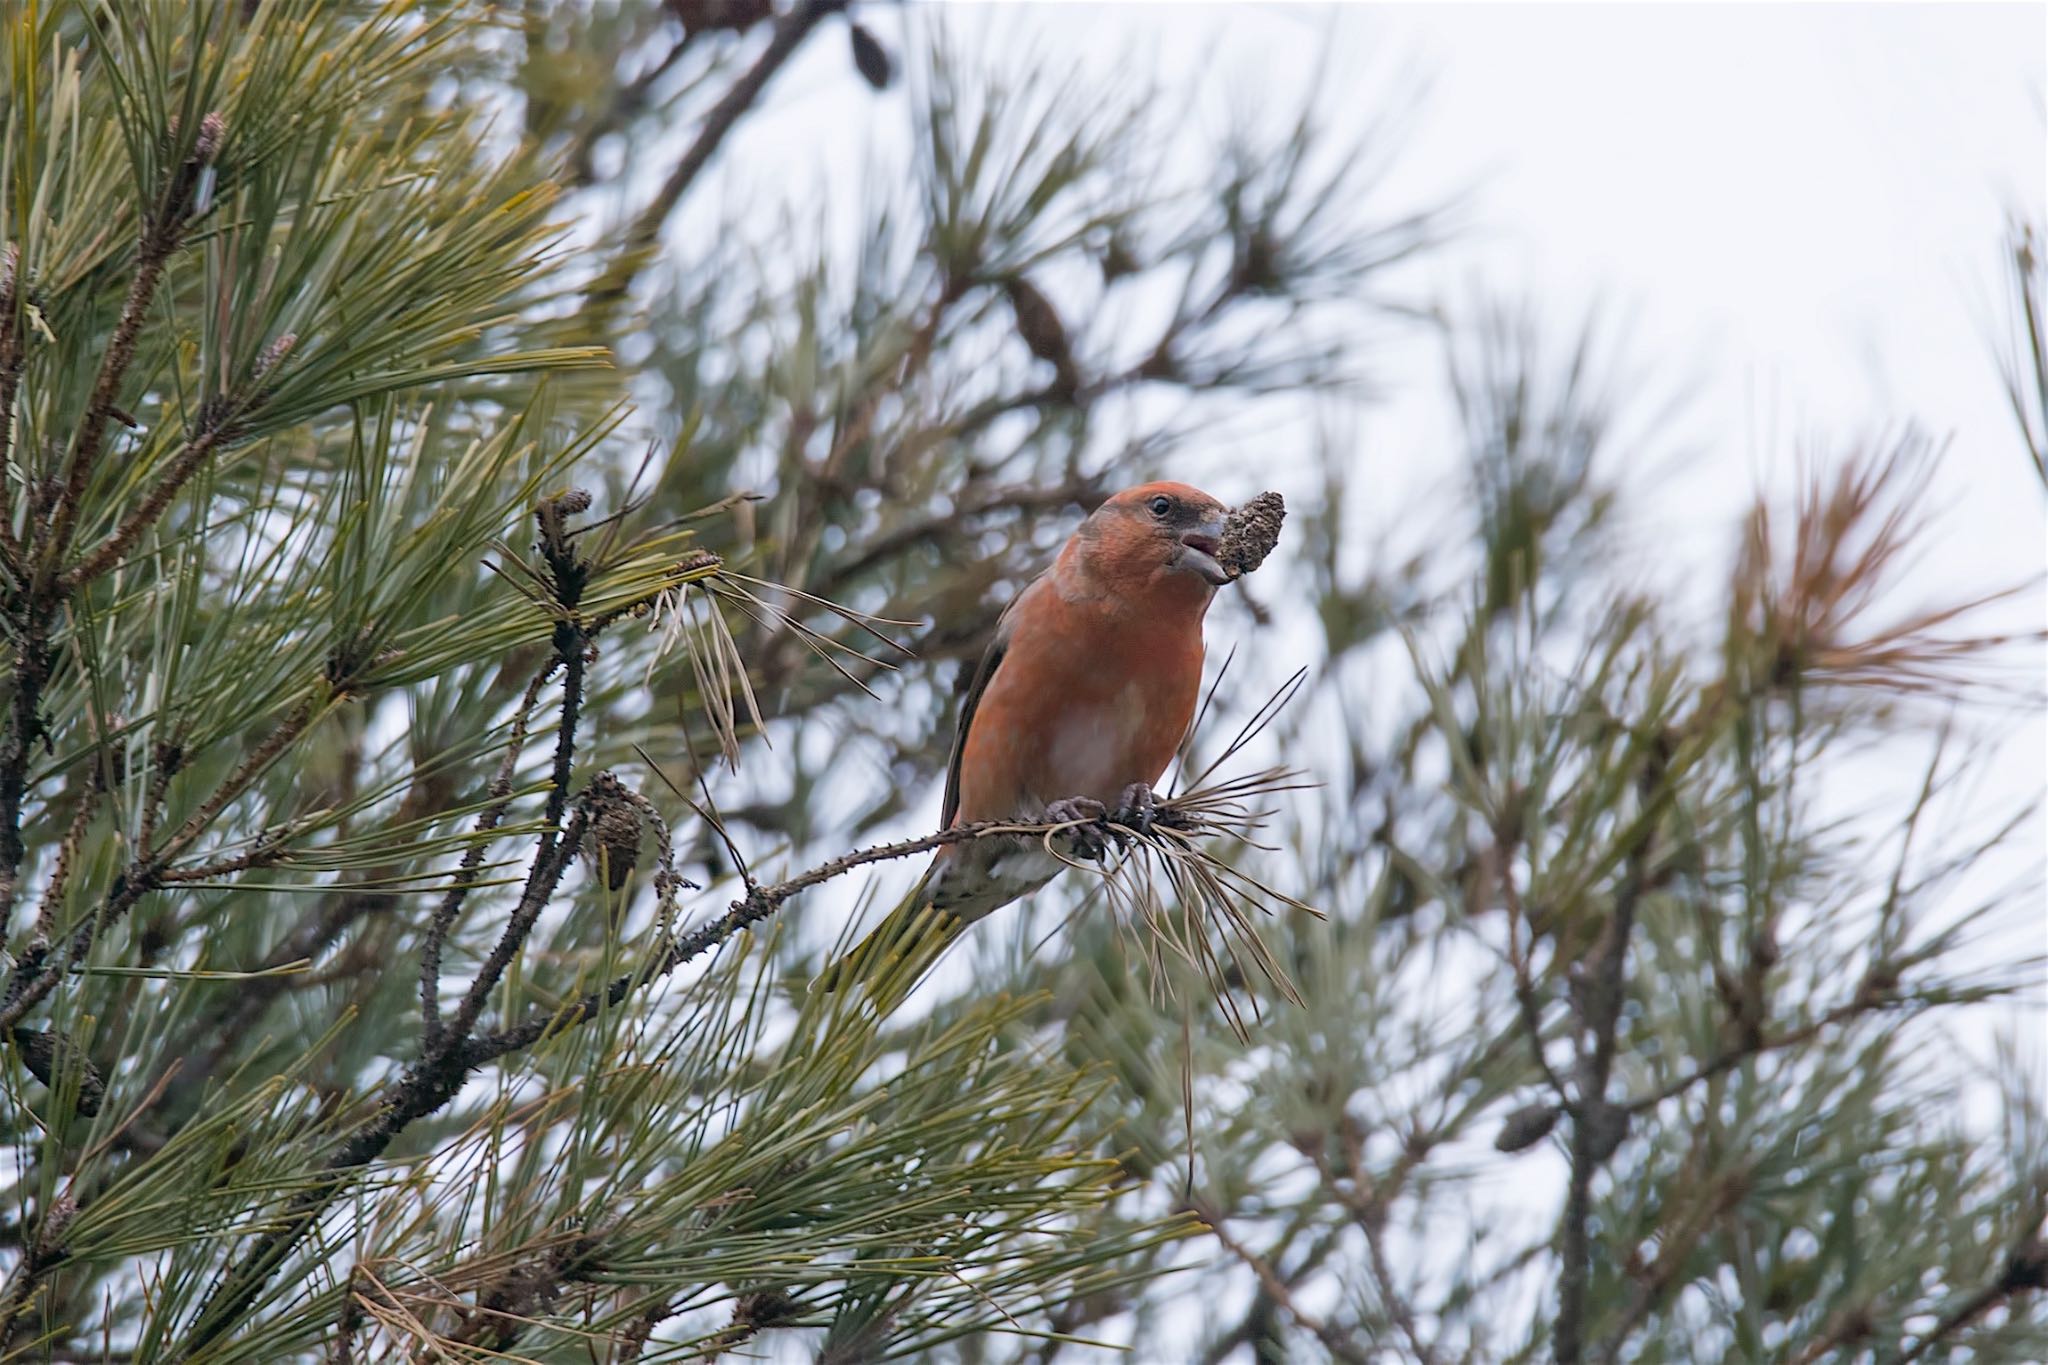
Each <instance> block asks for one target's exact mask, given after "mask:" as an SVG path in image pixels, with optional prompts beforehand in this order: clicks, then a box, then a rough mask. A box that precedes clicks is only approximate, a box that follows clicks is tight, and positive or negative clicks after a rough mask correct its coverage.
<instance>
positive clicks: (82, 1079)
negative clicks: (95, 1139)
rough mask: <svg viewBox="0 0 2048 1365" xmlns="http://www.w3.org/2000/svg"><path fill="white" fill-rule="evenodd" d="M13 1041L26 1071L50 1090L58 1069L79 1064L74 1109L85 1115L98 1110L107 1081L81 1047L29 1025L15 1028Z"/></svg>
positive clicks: (62, 1036) (91, 1114) (59, 1072)
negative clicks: (19, 1050)
mask: <svg viewBox="0 0 2048 1365" xmlns="http://www.w3.org/2000/svg"><path fill="white" fill-rule="evenodd" d="M14 1045H15V1046H16V1047H17V1048H19V1049H21V1062H22V1065H23V1066H26V1067H27V1068H28V1074H29V1075H31V1076H34V1077H35V1078H36V1079H37V1080H39V1081H41V1082H42V1083H43V1084H44V1085H46V1086H48V1087H49V1088H50V1089H52V1090H55V1089H56V1088H57V1086H58V1083H59V1077H60V1074H61V1073H62V1072H64V1071H66V1070H69V1069H70V1068H72V1067H78V1068H80V1070H79V1073H78V1112H79V1113H81V1114H83V1115H85V1116H86V1117H87V1118H91V1117H93V1116H94V1115H95V1114H97V1113H99V1112H100V1101H101V1100H103V1099H105V1098H106V1094H107V1085H106V1082H105V1081H103V1080H101V1079H100V1073H99V1069H98V1068H97V1067H95V1066H94V1065H93V1064H92V1059H91V1058H89V1057H87V1056H86V1055H85V1050H84V1049H83V1048H81V1047H79V1046H78V1045H77V1044H76V1043H74V1042H72V1041H71V1040H70V1039H69V1038H66V1037H65V1036H64V1035H63V1034H61V1033H46V1032H44V1031H43V1030H41V1029H32V1028H18V1029H16V1030H15V1031H14Z"/></svg>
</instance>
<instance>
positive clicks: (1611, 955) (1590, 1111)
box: [1551, 757, 1669, 1365]
mask: <svg viewBox="0 0 2048 1365" xmlns="http://www.w3.org/2000/svg"><path fill="white" fill-rule="evenodd" d="M1640 787H1641V790H1642V792H1643V794H1644V796H1645V797H1646V798H1648V799H1646V800H1645V802H1644V805H1645V807H1646V810H1645V812H1644V814H1645V817H1646V818H1645V820H1644V822H1643V825H1642V828H1641V830H1640V832H1639V834H1638V837H1637V842H1636V844H1635V846H1634V847H1632V848H1631V849H1630V850H1629V852H1628V856H1627V860H1626V863H1625V865H1624V869H1623V872H1622V877H1621V884H1620V886H1619V887H1617V888H1616V891H1615V896H1614V912H1613V914H1612V915H1611V916H1610V917H1609V919H1608V922H1607V928H1606V933H1605V935H1604V937H1603V938H1602V940H1601V945H1600V955H1599V957H1598V958H1597V959H1596V960H1595V962H1594V964H1593V967H1592V970H1591V972H1590V973H1589V979H1588V981H1587V983H1586V987H1585V991H1584V1003H1583V1004H1582V1005H1580V1006H1579V1025H1580V1028H1581V1029H1582V1030H1583V1032H1584V1033H1585V1034H1587V1035H1590V1037H1591V1039H1592V1046H1591V1048H1590V1050H1586V1049H1584V1048H1583V1046H1582V1050H1581V1054H1580V1059H1579V1070H1578V1076H1577V1078H1576V1079H1577V1093H1576V1095H1575V1097H1574V1098H1573V1099H1572V1100H1571V1101H1570V1102H1569V1103H1568V1104H1566V1106H1565V1112H1566V1113H1567V1114H1569V1115H1570V1117H1571V1123H1572V1132H1571V1141H1570V1144H1569V1150H1570V1157H1571V1181H1570V1185H1569V1187H1568V1189H1567V1193H1566V1195H1565V1211H1564V1227H1563V1232H1562V1236H1561V1237H1560V1246H1559V1248H1558V1256H1559V1260H1560V1261H1561V1263H1562V1264H1561V1265H1560V1266H1559V1270H1558V1282H1557V1304H1558V1306H1557V1321H1556V1323H1555V1324H1554V1326H1553V1328H1552V1333H1551V1340H1552V1349H1553V1351H1554V1353H1555V1355H1556V1358H1557V1361H1558V1365H1578V1361H1579V1360H1580V1359H1581V1358H1582V1357H1583V1355H1584V1352H1585V1317H1586V1293H1587V1289H1588V1281H1589V1279H1590V1277H1591V1274H1592V1262H1593V1254H1592V1237H1591V1223H1592V1218H1593V1177H1594V1175H1595V1174H1597V1173H1598V1172H1599V1170H1600V1168H1601V1167H1602V1166H1604V1165H1606V1164H1607V1159H1608V1158H1609V1157H1611V1156H1613V1155H1614V1151H1615V1148H1617V1147H1618V1146H1620V1144H1621V1139H1622V1138H1623V1136H1624V1135H1626V1133H1627V1132H1628V1111H1627V1110H1626V1109H1624V1108H1622V1107H1620V1106H1618V1105H1616V1104H1614V1103H1613V1102H1612V1101H1610V1100H1609V1099H1608V1098H1607V1087H1608V1082H1609V1078H1610V1077H1611V1076H1612V1075H1613V1072H1614V1054H1615V1049H1616V1038H1617V1030H1618V1028H1619V1026H1620V1023H1621V1007H1622V1003H1623V1001H1624V1000H1625V999H1626V993H1627V979H1628V977H1627V966H1628V947H1629V938H1630V936H1631V935H1632V934H1633V933H1634V931H1635V922H1636V911H1637V909H1638V907H1639V906H1640V905H1641V903H1642V898H1643V895H1644V893H1645V892H1646V891H1647V890H1648V889H1649V879H1650V849H1651V845H1652V842H1653V837H1654V832H1655V825H1654V823H1652V822H1651V819H1650V818H1649V817H1653V816H1654V815H1655V814H1656V813H1657V812H1658V811H1661V809H1662V807H1663V805H1664V803H1665V802H1666V801H1667V800H1668V799H1669V792H1668V790H1665V789H1664V783H1663V761H1662V759H1661V758H1657V757H1653V758H1652V760H1651V762H1650V763H1649V764H1648V766H1647V767H1646V769H1645V771H1644V773H1643V776H1642V779H1641V783H1640Z"/></svg>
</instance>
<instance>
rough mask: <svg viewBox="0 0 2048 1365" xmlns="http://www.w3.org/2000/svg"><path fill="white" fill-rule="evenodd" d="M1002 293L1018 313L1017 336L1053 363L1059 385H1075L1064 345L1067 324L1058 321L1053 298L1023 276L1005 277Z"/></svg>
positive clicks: (1071, 355) (1070, 358) (1069, 354)
mask: <svg viewBox="0 0 2048 1365" xmlns="http://www.w3.org/2000/svg"><path fill="white" fill-rule="evenodd" d="M1003 292H1004V293H1006V294H1008V295H1009V297H1010V310H1011V311H1012V312H1014V313H1015V314H1016V315H1017V335H1018V336H1021V337H1023V338H1024V344H1025V345H1026V346H1029V347H1030V348H1031V354H1033V355H1035V356H1037V357H1038V358H1039V359H1040V360H1047V361H1051V362H1052V367H1053V368H1054V369H1055V370H1057V371H1058V372H1059V382H1060V383H1061V385H1062V386H1064V387H1066V388H1069V389H1071V388H1074V387H1076V385H1077V382H1078V377H1077V375H1076V374H1075V371H1074V353H1073V351H1072V350H1071V349H1070V348H1069V346H1068V344H1067V329H1066V326H1065V324H1063V323H1062V322H1061V321H1060V315H1059V311H1058V310H1057V309H1055V308H1054V307H1053V306H1052V300H1050V299H1048V298H1046V296H1045V295H1044V294H1041V293H1040V292H1038V286H1037V285H1035V284H1033V283H1031V281H1030V280H1027V279H1025V278H1024V277H1023V276H1022V275H1012V276H1011V277H1010V278H1009V279H1007V280H1005V281H1004V282H1003Z"/></svg>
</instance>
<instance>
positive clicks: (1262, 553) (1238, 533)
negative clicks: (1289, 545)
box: [1216, 492, 1287, 578]
mask: <svg viewBox="0 0 2048 1365" xmlns="http://www.w3.org/2000/svg"><path fill="white" fill-rule="evenodd" d="M1286 519H1287V502H1286V500H1285V499H1283V498H1282V497H1281V496H1280V495H1279V494H1278V493H1273V492H1266V493H1261V494H1259V495H1258V496H1257V497H1255V498H1253V499H1252V500H1251V501H1250V502H1248V503H1246V504H1245V505H1244V506H1242V507H1238V508H1234V509H1233V510H1232V511H1231V513H1230V516H1229V517H1228V519H1226V520H1225V521H1224V523H1223V546H1222V548H1221V549H1220V550H1219V551H1218V552H1217V555H1216V559H1217V561H1218V562H1219V563H1221V564H1222V565H1223V567H1224V569H1225V570H1226V571H1228V572H1229V574H1230V576H1231V577H1232V578H1242V577H1244V576H1245V575H1246V574H1248V573H1250V572H1251V571H1252V570H1254V569H1256V568H1258V567H1259V565H1261V564H1263V563H1265V562H1266V556H1267V555H1269V554H1271V553H1273V547H1274V546H1275V545H1278V544H1279V543H1280V523H1281V522H1283V521H1285V520H1286Z"/></svg>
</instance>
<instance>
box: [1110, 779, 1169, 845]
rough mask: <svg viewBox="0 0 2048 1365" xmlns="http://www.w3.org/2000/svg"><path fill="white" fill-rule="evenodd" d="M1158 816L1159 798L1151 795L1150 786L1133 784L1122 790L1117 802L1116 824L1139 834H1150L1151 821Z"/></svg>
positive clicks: (1140, 783) (1142, 783) (1139, 783)
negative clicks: (1122, 792)
mask: <svg viewBox="0 0 2048 1365" xmlns="http://www.w3.org/2000/svg"><path fill="white" fill-rule="evenodd" d="M1158 814H1159V798H1157V797H1155V796H1154V795H1152V784H1151V783H1149V782H1133V783H1132V784H1131V785H1130V786H1128V787H1125V788H1124V794H1123V796H1122V798H1121V799H1120V800H1119V801H1118V802H1117V807H1116V815H1115V820H1116V823H1117V824H1119V825H1123V826H1126V827H1127V828H1130V829H1134V830H1136V831H1137V832H1138V833H1140V834H1150V833H1151V832H1152V821H1153V819H1154V818H1155V817H1156V816H1157V815H1158Z"/></svg>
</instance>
